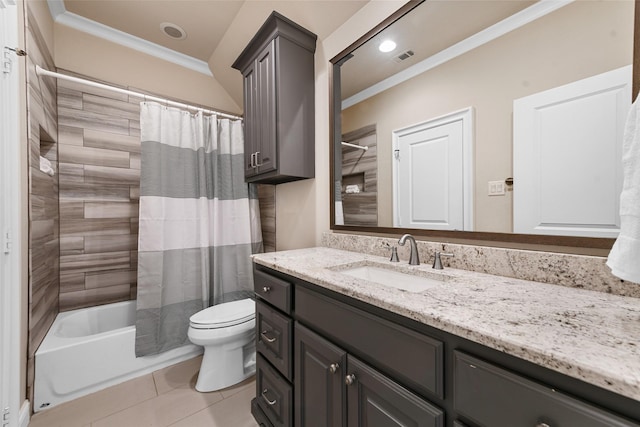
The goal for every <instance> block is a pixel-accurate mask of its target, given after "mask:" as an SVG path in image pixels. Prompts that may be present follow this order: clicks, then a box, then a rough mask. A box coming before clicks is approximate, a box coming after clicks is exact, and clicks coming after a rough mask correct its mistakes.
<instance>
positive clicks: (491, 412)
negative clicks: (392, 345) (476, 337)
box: [453, 351, 637, 427]
mask: <svg viewBox="0 0 640 427" xmlns="http://www.w3.org/2000/svg"><path fill="white" fill-rule="evenodd" d="M454 361H455V362H454V363H455V368H454V369H455V372H454V376H455V385H454V388H453V390H454V392H453V393H454V402H455V408H456V410H457V411H458V412H460V413H461V414H463V415H464V416H466V417H468V418H469V419H470V420H472V421H473V422H474V423H476V424H477V425H478V426H486V427H492V426H499V425H505V426H540V427H542V426H549V427H553V426H580V427H623V426H625V427H629V426H632V425H634V426H637V424H632V423H630V422H629V421H626V420H623V419H622V418H620V417H617V416H615V415H613V414H610V413H608V412H605V411H603V410H601V409H599V408H597V407H595V406H593V405H589V404H586V403H584V402H582V401H580V400H577V399H574V398H573V397H570V396H567V395H566V394H564V393H562V392H560V391H558V390H555V389H553V388H550V387H547V386H544V385H542V384H539V383H537V382H534V381H531V380H529V379H527V378H524V377H522V376H520V375H517V374H514V373H512V372H509V371H507V370H504V369H502V368H500V367H498V366H495V365H493V364H490V363H486V362H484V361H482V360H480V359H477V358H475V357H473V356H470V355H468V354H464V353H461V352H457V351H456V352H454ZM496 409H497V410H496Z"/></svg>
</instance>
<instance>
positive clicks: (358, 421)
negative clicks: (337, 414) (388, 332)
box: [345, 355, 444, 427]
mask: <svg viewBox="0 0 640 427" xmlns="http://www.w3.org/2000/svg"><path fill="white" fill-rule="evenodd" d="M346 373H347V375H346V376H345V382H346V384H347V417H348V423H347V426H348V427H395V426H398V427H401V426H402V427H408V426H414V427H442V426H444V414H443V412H442V411H441V410H440V409H438V408H436V407H435V406H433V405H431V404H429V403H427V402H426V401H425V400H423V399H421V398H420V397H419V396H416V395H415V394H413V393H411V392H410V391H409V390H407V389H405V388H404V387H402V386H400V385H399V384H397V383H395V382H393V381H391V380H390V379H389V378H387V377H385V376H383V375H382V374H380V373H379V372H377V371H375V370H374V369H373V368H371V367H369V366H368V365H366V364H364V363H363V362H360V361H359V360H357V359H356V358H354V357H352V356H351V355H349V356H348V360H347V372H346Z"/></svg>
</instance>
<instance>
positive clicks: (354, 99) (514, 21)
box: [49, 0, 575, 110]
mask: <svg viewBox="0 0 640 427" xmlns="http://www.w3.org/2000/svg"><path fill="white" fill-rule="evenodd" d="M49 1H51V0H49ZM574 1H575V0H540V1H539V2H538V3H535V4H533V5H532V6H529V7H528V8H526V9H524V10H522V11H520V12H518V13H516V14H514V15H512V16H510V17H508V18H505V19H503V20H502V21H500V22H498V23H497V24H494V25H492V26H491V27H488V28H486V29H484V30H482V31H480V32H479V33H476V34H474V35H472V36H471V37H468V38H466V39H464V40H462V41H461V42H458V43H456V44H454V45H453V46H451V47H448V48H447V49H444V50H442V51H440V52H438V53H436V54H435V55H432V56H430V57H428V58H426V59H424V60H422V61H420V62H418V63H417V64H414V65H412V66H411V67H409V68H407V69H405V70H402V71H400V72H399V73H397V74H394V75H393V76H391V77H387V78H386V79H384V80H382V81H380V82H378V83H376V84H374V85H373V86H370V87H368V88H366V89H364V90H362V91H360V92H358V93H356V94H355V95H352V96H350V97H349V98H346V99H345V100H344V101H342V109H343V110H345V109H347V108H349V107H351V106H353V105H355V104H357V103H359V102H362V101H364V100H365V99H367V98H371V97H372V96H375V95H377V94H379V93H381V92H384V91H385V90H387V89H390V88H392V87H394V86H396V85H399V84H400V83H403V82H405V81H407V80H409V79H411V78H413V77H415V76H417V75H419V74H422V73H424V72H425V71H429V70H431V69H433V68H435V67H437V66H439V65H442V64H444V63H445V62H447V61H451V60H452V59H454V58H457V57H458V56H460V55H463V54H465V53H467V52H469V51H471V50H473V49H475V48H477V47H480V46H482V45H484V44H486V43H489V42H490V41H493V40H495V39H497V38H498V37H501V36H503V35H505V34H507V33H509V32H511V31H514V30H517V29H518V28H520V27H522V26H524V25H526V24H528V23H530V22H533V21H535V20H536V19H538V18H541V17H543V16H545V15H548V14H549V13H551V12H554V11H556V10H558V9H560V8H561V7H564V6H566V5H568V4H571V3H573V2H574Z"/></svg>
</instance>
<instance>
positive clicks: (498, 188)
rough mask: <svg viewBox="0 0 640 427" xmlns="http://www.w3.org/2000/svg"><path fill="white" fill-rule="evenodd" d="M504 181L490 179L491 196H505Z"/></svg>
mask: <svg viewBox="0 0 640 427" xmlns="http://www.w3.org/2000/svg"><path fill="white" fill-rule="evenodd" d="M504 195H505V184H504V181H489V196H504Z"/></svg>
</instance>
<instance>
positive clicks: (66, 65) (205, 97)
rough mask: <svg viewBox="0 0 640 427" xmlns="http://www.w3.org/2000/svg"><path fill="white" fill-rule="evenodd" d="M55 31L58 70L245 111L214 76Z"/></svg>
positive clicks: (67, 31)
mask: <svg viewBox="0 0 640 427" xmlns="http://www.w3.org/2000/svg"><path fill="white" fill-rule="evenodd" d="M54 30H55V31H54V34H55V51H54V52H55V54H54V58H55V62H56V66H57V67H58V68H63V69H65V70H69V71H73V72H75V73H79V74H84V75H86V76H90V77H92V78H94V79H98V80H103V81H106V82H109V83H112V84H116V85H121V86H128V87H130V88H137V89H140V90H143V91H148V92H150V93H154V94H157V95H159V96H165V97H168V98H171V99H177V100H183V101H186V102H189V103H193V104H198V105H203V106H207V107H210V108H214V109H218V110H222V111H226V112H230V113H234V114H238V113H240V112H241V111H242V110H241V109H240V107H238V105H237V104H236V103H235V102H234V101H233V99H232V98H231V97H230V96H229V94H228V93H227V92H226V91H225V89H224V88H223V87H222V86H221V85H220V84H219V83H218V81H217V80H216V79H215V78H213V77H211V76H206V75H204V74H202V73H199V72H196V71H192V70H190V69H187V68H184V67H181V66H179V65H176V64H174V63H171V62H167V61H164V60H162V59H159V58H156V57H153V56H150V55H147V54H144V53H141V52H138V51H136V50H133V49H130V48H127V47H123V46H120V45H117V44H114V43H111V42H109V41H106V40H103V39H101V38H98V37H94V36H92V35H89V34H85V33H81V32H79V31H77V30H74V29H72V28H70V27H67V26H64V25H60V24H56V25H55V28H54Z"/></svg>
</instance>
